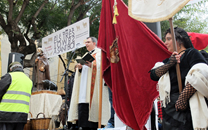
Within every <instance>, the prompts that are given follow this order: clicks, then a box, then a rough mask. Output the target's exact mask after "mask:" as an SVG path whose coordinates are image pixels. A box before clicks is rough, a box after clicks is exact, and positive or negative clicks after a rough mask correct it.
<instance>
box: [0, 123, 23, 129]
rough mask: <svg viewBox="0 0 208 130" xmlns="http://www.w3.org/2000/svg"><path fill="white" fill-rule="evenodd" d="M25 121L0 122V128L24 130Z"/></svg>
mask: <svg viewBox="0 0 208 130" xmlns="http://www.w3.org/2000/svg"><path fill="white" fill-rule="evenodd" d="M24 126H25V123H0V130H24Z"/></svg>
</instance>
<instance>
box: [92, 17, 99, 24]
mask: <svg viewBox="0 0 208 130" xmlns="http://www.w3.org/2000/svg"><path fill="white" fill-rule="evenodd" d="M98 18H99V17H95V18H94V19H93V20H90V25H92V23H93V22H94V21H95V20H96V19H98Z"/></svg>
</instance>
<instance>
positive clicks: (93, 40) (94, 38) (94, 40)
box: [87, 37, 97, 46]
mask: <svg viewBox="0 0 208 130" xmlns="http://www.w3.org/2000/svg"><path fill="white" fill-rule="evenodd" d="M89 38H91V40H92V42H95V45H96V46H97V38H96V37H88V38H87V39H89Z"/></svg>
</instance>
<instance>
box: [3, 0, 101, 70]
mask: <svg viewBox="0 0 208 130" xmlns="http://www.w3.org/2000/svg"><path fill="white" fill-rule="evenodd" d="M100 4H101V2H100V0H24V1H23V0H21V1H20V0H1V2H0V26H1V28H2V30H1V32H3V33H5V34H6V35H7V36H8V39H9V42H10V43H11V52H18V53H22V54H24V55H25V57H26V55H28V54H33V56H32V58H31V59H29V60H26V59H24V67H32V66H33V65H34V60H35V58H36V46H35V40H38V39H41V38H42V37H45V36H47V35H48V34H50V33H52V32H54V31H57V30H59V29H61V28H63V27H65V26H68V25H70V24H71V23H74V22H76V21H78V20H81V19H83V18H85V17H87V16H89V15H90V16H91V19H90V20H91V24H93V23H94V22H95V21H94V20H96V19H97V17H98V15H97V14H98V13H97V11H96V10H97V9H98V7H99V6H100ZM88 12H90V13H88ZM94 12H95V13H94ZM95 14H96V15H95Z"/></svg>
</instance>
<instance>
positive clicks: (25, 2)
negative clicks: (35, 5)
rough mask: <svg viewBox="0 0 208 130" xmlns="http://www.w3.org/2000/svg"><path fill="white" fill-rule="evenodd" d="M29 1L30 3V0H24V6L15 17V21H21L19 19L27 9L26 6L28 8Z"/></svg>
mask: <svg viewBox="0 0 208 130" xmlns="http://www.w3.org/2000/svg"><path fill="white" fill-rule="evenodd" d="M28 3H29V0H24V2H23V4H22V8H21V10H20V12H19V14H18V16H17V18H16V19H15V23H18V22H19V20H20V18H21V17H22V15H23V12H24V11H25V8H26V6H27V5H28Z"/></svg>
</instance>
